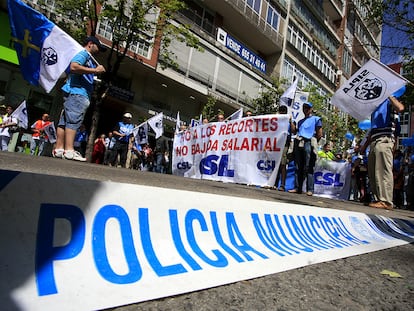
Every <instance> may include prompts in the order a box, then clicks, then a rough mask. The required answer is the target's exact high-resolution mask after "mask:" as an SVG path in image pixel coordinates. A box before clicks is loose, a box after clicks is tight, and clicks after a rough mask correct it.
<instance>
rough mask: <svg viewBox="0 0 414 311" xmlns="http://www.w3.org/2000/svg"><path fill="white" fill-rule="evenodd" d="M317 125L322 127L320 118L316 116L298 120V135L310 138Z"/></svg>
mask: <svg viewBox="0 0 414 311" xmlns="http://www.w3.org/2000/svg"><path fill="white" fill-rule="evenodd" d="M317 127H322V120H321V118H320V117H317V116H309V117H307V118H304V119H302V120H300V121H299V122H298V135H299V136H302V137H304V138H306V139H311V138H312V137H313V135H314V134H315V130H316V128H317Z"/></svg>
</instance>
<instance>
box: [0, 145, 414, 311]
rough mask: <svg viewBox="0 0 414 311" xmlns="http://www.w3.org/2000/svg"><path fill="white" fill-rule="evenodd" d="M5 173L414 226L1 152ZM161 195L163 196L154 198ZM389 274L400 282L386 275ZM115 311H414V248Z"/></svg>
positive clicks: (340, 205) (267, 195) (302, 200)
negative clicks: (256, 202)
mask: <svg viewBox="0 0 414 311" xmlns="http://www.w3.org/2000/svg"><path fill="white" fill-rule="evenodd" d="M0 169H3V170H12V171H21V172H31V173H39V174H46V175H56V176H67V177H74V178H81V179H90V180H99V181H112V182H120V183H129V184H140V185H147V186H155V187H162V188H170V189H180V190H187V191H195V192H204V193H212V194H220V195H225V196H228V199H229V200H231V197H242V198H250V199H258V200H267V201H274V202H285V203H291V204H303V205H311V206H318V207H322V208H329V209H338V210H346V211H356V212H361V213H365V214H375V215H384V216H387V217H390V218H400V219H408V220H411V221H414V212H413V211H409V210H402V209H394V210H392V211H388V210H381V209H373V208H370V207H367V206H364V205H362V204H361V203H357V202H351V201H339V200H332V199H327V198H321V197H316V196H313V197H309V196H306V195H303V194H292V193H287V192H280V191H276V190H272V189H264V188H260V187H255V186H248V185H240V184H231V183H221V182H214V181H205V180H194V179H189V178H183V177H178V176H172V175H163V174H156V173H152V172H143V171H136V170H130V169H122V168H111V167H106V166H103V165H97V164H91V163H80V162H74V161H67V160H60V159H53V158H49V157H32V156H29V155H26V154H21V153H10V152H0ZM154 195H156V194H154ZM383 270H388V271H393V272H397V273H398V274H399V275H400V276H401V277H392V276H388V275H384V274H381V271H383ZM110 310H117V311H127V310H128V311H130V310H131V311H132V310H414V246H413V245H412V244H407V245H404V246H399V247H393V248H390V249H386V250H382V251H377V252H373V253H368V254H363V255H358V256H353V257H348V258H343V259H338V260H334V261H329V262H325V263H320V264H315V265H310V266H306V267H303V268H298V269H294V270H290V271H285V272H281V273H277V274H272V275H268V276H265V277H260V278H256V279H252V280H246V281H241V282H236V283H233V284H228V285H223V286H218V287H215V288H210V289H205V290H201V291H197V292H193V293H187V294H182V295H178V296H174V297H167V298H163V299H158V300H153V301H147V302H142V303H138V304H133V305H129V306H122V307H117V308H112V309H110Z"/></svg>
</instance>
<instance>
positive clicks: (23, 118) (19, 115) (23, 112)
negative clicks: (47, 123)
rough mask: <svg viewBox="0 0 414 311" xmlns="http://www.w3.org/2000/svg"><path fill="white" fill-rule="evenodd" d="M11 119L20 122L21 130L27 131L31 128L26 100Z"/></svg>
mask: <svg viewBox="0 0 414 311" xmlns="http://www.w3.org/2000/svg"><path fill="white" fill-rule="evenodd" d="M11 117H13V118H16V119H17V120H18V125H19V127H21V128H25V129H27V127H28V126H29V118H28V117H27V108H26V101H25V100H24V101H23V102H22V103H21V104H20V105H19V107H17V108H16V110H14V111H13V113H12V114H11Z"/></svg>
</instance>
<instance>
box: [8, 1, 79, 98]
mask: <svg viewBox="0 0 414 311" xmlns="http://www.w3.org/2000/svg"><path fill="white" fill-rule="evenodd" d="M8 8H9V19H10V29H11V32H12V41H13V43H14V48H15V50H16V52H17V57H18V59H19V64H20V69H21V72H22V75H23V77H24V79H25V80H26V81H28V82H29V83H31V84H33V85H36V86H37V85H40V86H42V87H43V88H44V89H45V91H46V92H48V93H49V92H50V91H51V90H52V88H53V87H54V86H55V84H56V82H57V81H58V79H59V78H60V77H61V75H62V73H64V71H65V70H66V68H67V67H68V65H69V64H70V61H71V59H72V58H73V56H75V55H76V54H77V53H78V52H79V51H81V50H82V46H81V45H80V44H79V43H77V42H76V41H75V40H74V39H73V38H72V37H70V36H69V35H68V34H66V33H65V32H64V31H62V30H61V29H60V28H59V27H58V26H56V25H55V24H54V23H52V22H51V21H50V20H48V19H47V18H46V17H45V16H44V15H42V14H41V13H39V12H38V11H36V10H34V9H33V8H31V7H30V6H28V5H27V4H25V3H23V2H21V1H20V0H8Z"/></svg>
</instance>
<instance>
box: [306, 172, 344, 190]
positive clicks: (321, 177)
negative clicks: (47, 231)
mask: <svg viewBox="0 0 414 311" xmlns="http://www.w3.org/2000/svg"><path fill="white" fill-rule="evenodd" d="M313 176H314V179H315V184H317V185H324V186H334V187H343V185H344V183H343V182H341V174H334V173H330V172H327V173H325V174H323V172H315V173H314V174H313Z"/></svg>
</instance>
